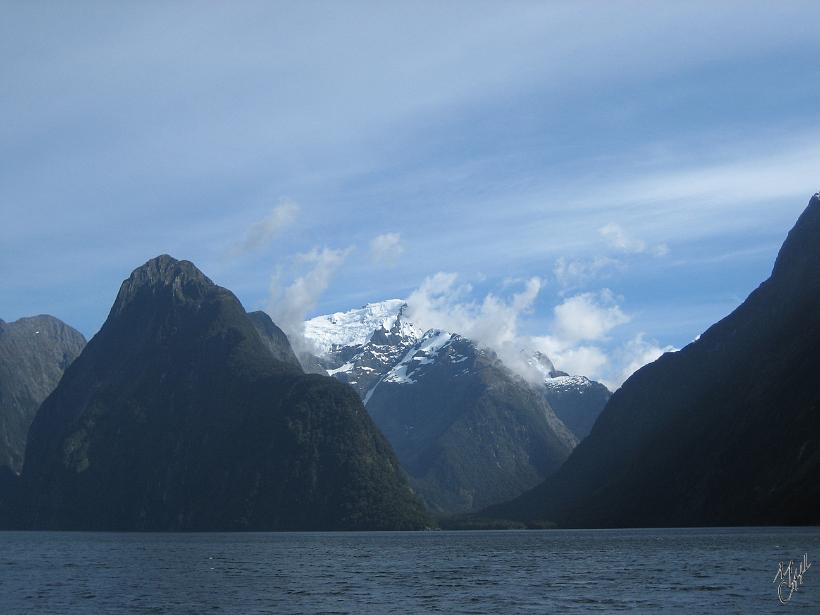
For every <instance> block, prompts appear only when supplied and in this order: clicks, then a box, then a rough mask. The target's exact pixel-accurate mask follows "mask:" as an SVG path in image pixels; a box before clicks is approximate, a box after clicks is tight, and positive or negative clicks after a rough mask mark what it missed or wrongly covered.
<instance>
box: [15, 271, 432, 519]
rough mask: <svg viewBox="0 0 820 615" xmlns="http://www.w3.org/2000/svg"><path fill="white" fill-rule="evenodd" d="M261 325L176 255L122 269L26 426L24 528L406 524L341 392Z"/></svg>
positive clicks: (360, 422) (388, 475) (390, 482)
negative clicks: (92, 328)
mask: <svg viewBox="0 0 820 615" xmlns="http://www.w3.org/2000/svg"><path fill="white" fill-rule="evenodd" d="M254 320H255V321H256V324H255V322H254ZM262 320H264V319H260V318H258V317H249V316H248V315H247V314H246V313H245V310H244V309H243V308H242V306H241V305H240V303H239V301H238V300H237V299H236V297H234V295H233V294H232V293H231V292H229V291H228V290H226V289H224V288H221V287H219V286H217V285H215V284H214V283H213V282H211V281H210V280H209V279H208V278H207V277H205V275H203V274H202V273H201V272H200V271H199V270H198V269H197V268H196V267H194V266H193V265H192V264H191V263H189V262H187V261H177V260H175V259H173V258H171V257H169V256H161V257H158V258H155V259H153V260H151V261H149V262H148V263H146V264H145V265H143V266H142V267H140V268H138V269H137V270H135V271H134V272H133V273H132V274H131V276H130V277H129V278H128V279H127V280H126V281H125V282H123V284H122V287H121V289H120V292H119V294H118V296H117V299H116V302H115V303H114V306H113V307H112V309H111V312H110V314H109V317H108V319H107V320H106V322H105V324H104V325H103V327H102V329H101V330H100V332H99V333H98V334H97V335H96V336H95V337H94V338H93V339H92V340H91V341H90V342H89V344H88V346H86V348H85V350H84V351H83V352H82V354H81V355H80V357H79V358H78V359H77V360H76V361H75V362H74V363H73V364H72V366H71V367H70V368H69V369H68V370H67V372H66V374H65V376H64V377H63V379H62V381H61V382H60V384H59V386H58V387H57V389H56V390H55V391H54V392H53V394H52V395H51V396H50V397H49V398H48V399H47V400H46V402H45V403H43V405H42V406H41V408H40V411H39V412H38V414H37V417H36V419H35V421H34V423H33V425H32V427H31V432H30V437H29V446H28V450H27V452H26V461H25V466H24V470H23V475H22V482H23V485H24V487H25V492H26V495H27V498H28V503H27V510H26V511H25V515H26V516H27V518H28V519H29V525H30V526H31V527H37V528H71V529H74V528H78V529H79V528H82V529H157V530H167V529H200V530H205V529H213V530H215V529H222V530H229V529H259V530H262V529H265V530H272V529H408V528H418V527H421V526H422V525H423V524H424V523H425V517H424V514H423V512H422V509H421V506H420V504H419V503H418V501H417V500H416V498H415V497H414V496H413V494H412V492H411V491H410V489H409V487H408V485H407V483H406V481H405V479H404V478H403V476H402V474H401V472H400V470H399V467H398V462H397V460H396V458H395V456H394V455H393V453H392V451H391V449H390V447H389V445H388V444H387V442H386V441H385V440H384V438H383V437H382V435H381V434H380V433H379V432H378V430H377V429H376V428H375V426H374V425H373V423H372V421H371V419H370V418H369V416H368V415H367V413H366V412H365V410H364V408H363V406H362V404H361V401H360V400H359V398H358V397H357V396H356V394H355V393H354V392H353V391H352V390H351V389H350V388H349V387H346V386H345V385H343V384H341V383H339V382H337V381H335V380H334V379H332V378H328V377H322V376H316V375H306V374H304V373H303V372H302V370H301V368H300V367H299V366H298V363H297V362H295V361H294V360H293V359H294V358H295V357H292V355H293V352H292V350H291V349H290V347H289V345H287V346H286V345H285V344H286V342H287V340H286V339H282V337H281V336H278V335H268V334H265V335H260V331H259V329H260V322H259V321H262ZM261 325H263V326H262V329H263V332H264V331H268V333H269V332H270V331H273V333H274V334H275V333H276V331H275V330H272V329H271V327H270V326H271V325H273V323H271V322H268V321H265V322H262V323H261ZM274 326H275V325H274ZM271 339H275V342H276V343H275V348H273V349H272V348H271V343H270V342H271Z"/></svg>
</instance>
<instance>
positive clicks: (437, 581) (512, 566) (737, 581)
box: [0, 528, 820, 614]
mask: <svg viewBox="0 0 820 615" xmlns="http://www.w3.org/2000/svg"><path fill="white" fill-rule="evenodd" d="M804 553H808V556H809V559H810V560H812V558H814V557H816V556H817V554H818V553H820V530H817V529H769V528H766V529H706V530H703V529H697V530H588V531H568V530H565V531H561V530H552V531H528V532H523V531H522V532H509V531H507V532H419V533H358V534H347V533H312V534H267V533H266V534H88V533H0V613H3V614H11V613H83V614H86V613H319V612H321V613H351V612H354V613H389V612H393V613H414V612H421V613H436V612H437V613H516V612H519V613H589V612H618V611H637V612H646V613H656V612H659V611H662V610H663V611H676V610H677V611H679V612H686V613H769V612H771V613H784V612H787V611H788V612H791V611H799V612H808V613H817V612H820V566H816V567H812V568H810V569H809V570H808V572H807V573H806V574H805V577H804V585H803V586H802V587H801V588H800V589H799V590H798V591H797V592H795V593H794V594H793V596H792V598H791V601H790V602H789V604H788V605H787V606H781V605H780V604H779V603H778V599H777V590H776V584H774V583H772V580H773V578H774V576H775V574H776V572H777V566H778V562H779V561H780V560H789V559H794V560H795V561H797V560H799V559H800V558H802V556H803V554H804Z"/></svg>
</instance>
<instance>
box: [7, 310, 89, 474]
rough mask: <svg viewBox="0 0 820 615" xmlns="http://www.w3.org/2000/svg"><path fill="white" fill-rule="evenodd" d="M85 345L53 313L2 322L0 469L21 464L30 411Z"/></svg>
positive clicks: (74, 332) (79, 335) (18, 468)
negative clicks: (51, 314)
mask: <svg viewBox="0 0 820 615" xmlns="http://www.w3.org/2000/svg"><path fill="white" fill-rule="evenodd" d="M84 346H85V338H84V337H83V336H82V334H80V332H79V331H76V330H74V329H72V328H71V327H69V326H68V325H67V324H65V323H64V322H62V321H60V320H58V319H56V318H54V317H53V316H46V315H40V316H32V317H31V318H21V319H19V320H16V321H14V322H3V321H2V320H0V467H3V466H6V467H8V468H9V469H10V470H12V471H13V472H15V473H19V472H20V470H21V469H22V468H23V455H24V454H25V448H26V436H27V434H28V429H29V426H30V425H31V422H32V421H33V420H34V415H35V414H36V413H37V409H38V408H39V407H40V404H41V403H42V401H43V400H44V399H45V398H46V397H47V396H48V395H49V393H51V391H53V390H54V387H56V386H57V383H58V382H59V381H60V378H61V377H62V376H63V372H64V371H65V370H66V368H67V367H68V366H69V365H70V364H71V362H72V361H74V359H76V358H77V356H78V355H79V354H80V352H81V351H82V349H83V347H84Z"/></svg>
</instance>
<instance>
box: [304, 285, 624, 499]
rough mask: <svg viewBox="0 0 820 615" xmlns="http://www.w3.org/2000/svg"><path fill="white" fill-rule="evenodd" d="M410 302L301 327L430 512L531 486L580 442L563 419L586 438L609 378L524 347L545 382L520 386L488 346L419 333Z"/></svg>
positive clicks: (315, 320)
mask: <svg viewBox="0 0 820 615" xmlns="http://www.w3.org/2000/svg"><path fill="white" fill-rule="evenodd" d="M406 311H407V306H406V304H405V302H404V301H402V300H400V299H391V300H387V301H383V302H380V303H370V304H367V305H365V306H363V307H362V308H358V309H354V310H350V311H347V312H338V313H335V314H330V315H326V316H318V317H316V318H313V319H311V320H309V321H307V322H306V323H305V336H306V338H307V339H308V340H309V341H311V342H312V343H313V345H314V346H315V347H316V349H317V351H318V353H319V360H320V361H322V362H323V364H324V365H325V367H326V368H327V371H328V373H329V374H331V375H333V376H334V377H336V378H338V379H339V380H341V381H342V382H345V383H348V384H350V385H351V386H352V387H353V388H354V389H355V390H356V392H357V393H358V394H359V395H360V397H361V398H362V399H363V401H364V403H365V405H366V407H367V410H368V412H369V413H370V415H371V416H372V417H373V420H374V421H375V422H376V424H377V425H378V427H379V428H380V429H381V430H382V432H383V433H384V434H385V436H386V437H387V439H388V440H389V441H390V443H391V444H392V445H393V448H394V449H395V451H396V454H397V455H398V457H399V460H400V461H401V463H402V467H403V468H404V470H405V471H406V472H407V473H408V475H409V476H410V481H411V484H412V485H413V486H414V488H415V489H416V491H417V492H418V493H419V495H421V497H422V499H423V500H424V501H425V503H426V505H427V506H428V508H429V509H430V510H431V511H433V512H434V513H436V514H439V515H446V514H453V513H463V512H467V511H471V510H476V509H478V508H481V507H483V506H487V505H489V504H492V503H494V502H501V501H504V500H507V499H510V498H512V497H514V496H516V495H518V494H520V493H522V492H523V491H525V490H526V489H528V488H531V487H533V486H535V485H536V484H538V483H539V482H540V481H541V480H543V478H545V477H546V476H547V475H548V474H549V473H551V472H553V471H554V470H556V469H557V468H558V467H559V466H560V465H561V463H562V462H563V461H564V460H565V459H566V457H567V456H568V455H569V453H570V451H571V450H572V448H573V447H574V446H575V445H576V444H577V442H578V440H579V436H578V435H576V434H575V433H573V432H572V430H571V429H568V428H567V427H566V425H565V424H564V421H566V422H567V423H570V424H572V425H573V426H574V427H575V428H576V429H578V430H579V434H580V437H583V435H586V433H587V432H588V430H589V426H590V424H591V421H594V419H595V418H596V417H597V414H598V413H599V412H600V411H601V409H602V408H603V406H604V404H605V403H606V400H607V398H608V396H609V391H607V389H606V387H604V386H603V385H601V384H599V383H595V382H592V381H590V380H588V379H586V378H580V377H569V376H567V375H566V374H564V373H562V372H556V371H555V368H554V366H553V365H552V363H551V362H550V361H549V359H547V358H546V357H544V356H543V355H540V354H538V353H531V357H532V362H533V363H534V364H535V366H536V367H537V368H538V369H540V370H541V372H542V375H543V381H542V382H540V383H535V384H533V383H528V382H526V381H525V380H524V379H522V378H521V377H520V376H517V375H516V374H515V373H513V372H512V371H511V370H510V369H508V368H507V367H506V366H505V365H504V364H503V362H502V361H501V360H500V359H499V358H498V357H497V356H496V354H495V353H494V352H492V351H491V350H489V349H486V348H480V347H479V346H477V345H476V344H475V343H474V342H472V341H471V340H469V339H466V338H464V337H462V336H460V335H458V334H456V333H450V332H446V331H440V330H436V329H431V330H428V331H425V330H424V329H423V328H421V327H419V326H417V325H416V324H415V323H413V322H411V321H410V320H409V319H408V318H407V316H406ZM553 402H554V404H555V406H553ZM561 415H563V416H561ZM559 416H560V418H559ZM562 419H564V420H562Z"/></svg>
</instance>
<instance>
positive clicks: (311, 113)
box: [0, 2, 820, 385]
mask: <svg viewBox="0 0 820 615" xmlns="http://www.w3.org/2000/svg"><path fill="white" fill-rule="evenodd" d="M3 13H4V17H3V19H2V21H0V76H2V81H3V87H2V89H0V113H2V118H3V121H2V122H0V219H2V222H3V223H2V225H0V280H1V281H2V285H1V286H0V287H1V288H2V292H1V293H0V318H3V319H4V320H13V319H16V318H18V317H20V316H24V315H30V314H35V313H51V314H54V315H56V316H58V317H59V318H62V319H63V320H65V321H66V322H68V323H70V324H72V325H74V326H75V327H77V328H79V329H80V330H81V331H82V332H83V333H84V334H85V335H86V336H89V337H90V336H91V335H93V333H94V332H95V331H96V330H97V329H98V328H99V326H100V325H101V324H102V322H103V320H104V319H105V317H106V315H107V312H108V309H109V307H110V304H111V302H112V301H113V299H114V296H115V294H116V291H117V289H118V287H119V284H120V282H121V281H122V280H123V279H124V278H125V277H127V276H128V274H129V273H130V271H131V270H132V269H133V268H135V267H136V266H138V265H140V264H141V263H143V262H144V261H146V260H147V259H149V258H151V257H153V256H155V255H157V254H160V253H170V254H172V255H173V256H176V257H177V258H186V259H189V260H192V261H194V262H195V263H196V264H197V265H198V266H199V267H200V268H201V269H203V271H205V272H206V273H207V274H208V275H209V276H210V277H212V278H213V279H214V280H215V281H216V282H218V283H219V284H221V285H223V286H226V287H228V288H231V289H232V290H234V292H236V294H237V295H238V296H239V298H240V299H241V300H242V301H243V303H244V304H245V306H246V307H247V308H249V309H256V308H265V309H268V310H270V311H271V312H272V313H273V314H274V315H275V316H279V317H280V318H281V319H292V320H293V319H298V318H301V317H302V316H303V315H307V316H312V315H315V314H319V313H326V312H329V311H336V310H342V309H347V308H350V307H354V306H358V305H361V304H363V303H365V302H367V301H377V300H380V299H384V298H389V297H408V296H411V295H413V296H415V297H417V298H419V300H420V301H422V300H423V299H426V300H427V303H424V304H423V305H420V307H419V313H421V312H424V313H425V314H427V315H428V317H429V318H430V319H431V323H430V324H432V325H437V324H438V323H439V320H437V319H441V322H447V323H451V324H453V323H454V324H458V321H454V320H453V319H454V318H455V316H454V314H456V315H459V317H461V318H463V319H467V321H465V324H464V327H465V328H466V329H470V327H472V329H470V330H475V331H480V330H489V329H501V328H503V327H504V326H506V327H507V329H509V327H510V326H511V327H512V330H513V333H511V335H512V336H513V338H514V339H515V341H516V343H517V342H518V338H521V339H526V340H528V343H532V344H535V345H538V344H540V346H539V347H541V348H542V349H544V350H546V351H549V352H550V354H551V355H552V356H553V357H554V358H555V357H558V358H559V359H560V360H557V361H556V362H557V363H558V364H559V365H558V366H559V367H561V366H562V365H564V366H566V367H567V368H568V371H584V372H588V373H589V374H591V375H594V376H596V377H600V378H603V379H605V380H606V381H607V382H608V383H610V384H612V385H617V383H618V382H620V380H622V378H623V376H624V375H625V373H626V372H627V371H629V368H630V366H633V367H634V366H635V365H636V364H637V363H639V362H640V359H641V358H642V357H643V358H651V357H652V356H654V355H655V354H656V353H657V351H658V350H659V349H662V348H664V347H667V346H673V347H681V346H683V345H684V344H686V343H687V342H688V341H690V340H691V339H692V338H694V337H695V336H696V335H697V334H698V333H700V332H702V331H703V330H704V329H705V328H706V327H708V325H709V324H711V323H712V322H714V321H716V320H717V319H719V318H721V317H722V316H724V315H726V314H727V313H728V312H729V311H731V310H732V309H733V308H734V307H735V306H736V305H737V304H738V303H739V302H740V301H742V299H743V298H744V297H745V296H746V295H747V294H748V293H749V292H750V291H751V290H752V289H753V288H754V287H755V286H756V285H757V284H758V283H760V282H761V281H762V280H763V279H765V277H766V276H767V275H768V273H769V271H770V269H771V265H772V263H773V260H774V257H775V255H776V253H777V249H778V247H779V245H780V243H781V242H782V240H783V239H784V237H785V235H786V233H787V232H788V229H789V228H790V227H791V225H792V224H793V223H794V221H795V220H796V218H797V216H798V215H799V213H800V212H801V211H802V209H803V208H804V207H805V205H806V203H807V201H808V199H809V197H810V196H811V194H813V193H814V192H816V191H817V190H818V189H820V173H818V171H819V170H820V122H818V120H820V105H819V104H818V102H817V101H818V100H820V30H818V28H817V24H818V23H820V5H818V4H817V3H814V2H783V3H771V2H762V3H756V2H721V3H712V2H703V3H700V2H686V3H682V2H681V3H679V2H664V3H660V2H658V3H646V2H573V3H564V2H560V3H559V2H553V3H551V2H516V3H501V2H492V3H476V2H470V3H459V2H447V3H432V2H431V3H423V2H413V3H406V4H405V5H404V6H403V7H401V6H397V5H396V4H395V3H376V2H369V3H345V4H342V3H231V5H230V6H229V5H228V3H211V4H202V3H196V4H194V3H163V4H160V3H130V4H127V3H118V4H116V5H114V4H110V3H99V4H97V3H53V4H47V3H15V4H11V3H9V4H6V5H5V7H4V10H3ZM377 238H378V239H377ZM439 272H443V273H447V274H457V278H455V280H456V281H454V282H452V283H451V284H450V285H449V286H448V287H446V288H437V289H435V292H433V294H432V295H431V294H430V293H429V292H427V293H426V294H425V293H420V292H419V289H421V288H422V287H424V284H425V280H426V279H428V278H431V276H434V275H435V274H437V273H439ZM534 278H535V279H537V280H538V282H537V285H538V289H537V292H535V294H534V295H532V296H531V297H530V296H527V297H525V299H526V300H524V299H520V300H519V301H518V302H517V303H516V301H515V300H514V296H515V295H516V294H518V295H519V297H520V296H522V293H525V292H526V290H525V289H527V288H528V287H527V286H526V284H527V281H528V280H532V279H534ZM439 280H441V278H439ZM425 288H427V289H428V291H429V289H430V288H432V287H431V286H430V285H428V286H427V287H425ZM529 289H530V290H534V287H529ZM414 293H415V295H414ZM531 294H532V293H531ZM488 296H489V297H490V298H491V300H492V301H491V302H490V304H488V303H487V298H488ZM493 301H495V303H493ZM431 302H432V303H431ZM488 305H490V307H492V306H495V307H498V306H501V307H503V308H504V309H501V310H500V311H499V310H495V309H490V307H487V306H488ZM431 306H432V307H434V308H435V309H428V308H430V307H431ZM496 318H499V319H501V321H496V320H494V319H496ZM504 319H506V320H504ZM570 321H572V322H573V323H576V325H578V326H576V325H570V324H569V323H570ZM477 323H484V325H482V326H483V329H482V327H481V326H479V325H478V324H477ZM578 323H580V324H578ZM584 323H585V324H584ZM581 325H584V326H581ZM510 339H512V338H510ZM488 343H489V342H488ZM590 353H592V354H590ZM636 362H637V363H636Z"/></svg>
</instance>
